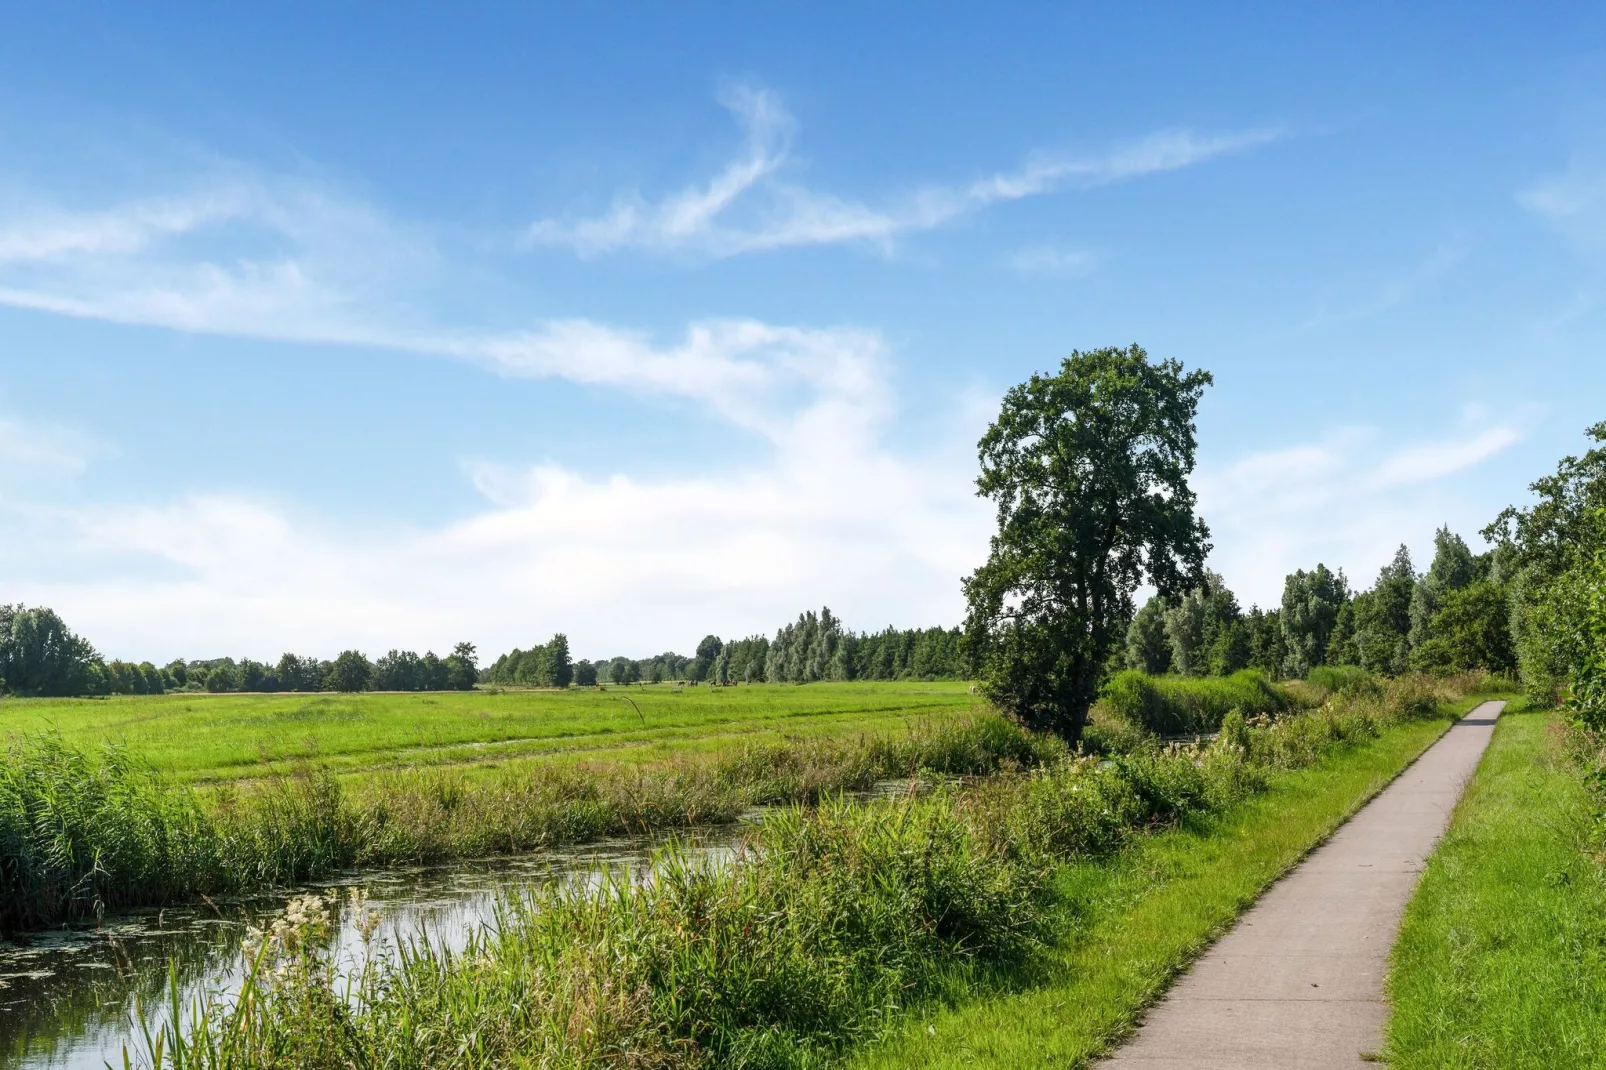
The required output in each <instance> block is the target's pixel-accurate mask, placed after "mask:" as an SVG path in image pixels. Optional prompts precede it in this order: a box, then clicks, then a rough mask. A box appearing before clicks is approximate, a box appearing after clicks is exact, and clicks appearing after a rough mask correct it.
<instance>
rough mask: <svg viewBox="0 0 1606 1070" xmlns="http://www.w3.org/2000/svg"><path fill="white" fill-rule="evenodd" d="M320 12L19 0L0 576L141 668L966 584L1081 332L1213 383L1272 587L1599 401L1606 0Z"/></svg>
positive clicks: (738, 624) (1428, 511)
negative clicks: (985, 452)
mask: <svg viewBox="0 0 1606 1070" xmlns="http://www.w3.org/2000/svg"><path fill="white" fill-rule="evenodd" d="M238 6H240V5H231V7H238ZM328 7H329V5H306V6H304V7H299V8H298V7H293V6H289V5H274V6H272V8H271V9H269V8H267V7H264V8H263V9H261V10H259V11H258V12H256V13H255V14H251V13H242V12H240V11H235V10H222V9H218V8H216V7H215V6H211V7H202V6H194V7H191V8H188V9H185V8H182V7H179V6H176V5H166V6H162V7H155V6H151V7H136V6H134V5H116V6H113V5H101V6H80V7H76V8H74V9H73V10H72V11H71V12H70V13H67V12H64V11H63V10H60V9H57V10H53V11H52V10H46V9H45V8H41V7H38V6H22V5H13V6H12V7H11V8H10V10H8V13H7V17H6V25H7V32H6V33H5V34H4V35H0V599H4V600H12V601H15V600H23V601H27V602H29V603H44V604H49V605H53V606H55V607H56V608H58V609H59V610H61V611H62V612H63V614H64V615H66V616H67V617H68V619H69V621H70V622H71V623H72V624H73V625H74V626H75V627H77V628H78V629H79V630H81V631H82V632H84V633H85V634H86V635H88V636H89V637H90V638H91V639H92V640H93V641H95V642H96V643H97V645H98V646H100V647H101V648H102V650H103V651H104V652H105V653H106V654H107V655H108V656H121V657H134V658H147V657H148V658H152V659H156V660H165V659H168V658H171V657H175V656H186V657H206V656H217V655H220V654H224V653H229V654H233V655H235V656H242V655H248V656H254V657H259V658H260V657H269V656H276V655H277V654H278V653H279V652H280V651H282V650H285V649H295V650H301V651H305V652H309V653H320V654H325V655H327V654H330V653H332V652H334V651H336V650H339V649H342V648H345V647H348V646H353V645H355V646H359V647H362V648H364V649H367V650H369V651H370V652H371V653H378V652H381V651H383V650H384V649H386V648H388V647H391V646H404V647H414V648H418V649H423V648H425V647H434V648H435V649H437V650H439V649H442V648H445V647H447V646H449V645H450V644H451V643H452V642H454V641H456V640H458V639H460V638H467V639H471V640H473V641H475V642H477V643H479V644H480V645H481V646H482V647H483V648H486V649H488V650H492V651H499V650H502V649H506V648H508V647H510V646H512V645H514V644H519V645H528V644H529V643H531V642H534V641H538V640H540V639H542V638H544V637H545V636H548V635H550V634H551V633H552V632H553V631H556V630H560V629H562V630H565V631H567V632H568V633H569V634H570V636H571V639H572V641H573V644H574V646H575V649H576V651H577V653H578V654H580V655H582V656H584V655H590V656H600V655H605V654H614V653H620V652H631V653H637V654H646V653H649V652H653V651H657V650H662V649H665V648H674V649H680V650H686V649H689V648H690V647H691V646H693V645H694V644H695V642H696V640H697V639H698V638H699V637H700V636H701V635H702V634H704V633H705V632H707V631H715V632H718V633H720V634H724V635H739V634H746V633H749V632H753V631H766V632H767V631H771V630H773V629H774V628H775V627H776V626H777V625H779V624H780V623H782V622H783V621H784V620H785V619H788V618H790V617H791V616H793V615H794V614H795V613H796V612H797V611H798V610H800V609H802V608H803V607H805V606H818V605H820V604H822V603H824V604H829V605H830V606H831V607H832V608H833V609H834V610H836V611H837V612H838V613H840V614H841V615H842V616H843V617H845V619H846V620H847V621H848V622H849V623H850V624H851V625H854V626H857V627H860V628H875V627H880V626H882V625H884V624H887V623H894V624H897V625H900V626H911V625H924V624H929V623H956V622H957V621H958V620H959V618H960V616H961V614H962V601H961V598H960V592H959V583H958V580H959V577H960V576H961V575H963V574H964V573H966V572H968V571H969V570H970V569H971V568H973V567H974V566H975V565H976V564H977V563H979V561H980V560H981V558H982V556H983V555H984V553H985V545H986V537H987V534H988V529H989V522H990V516H989V513H988V510H987V509H986V507H985V505H984V504H983V503H980V502H978V501H976V500H975V499H974V498H973V497H972V495H971V480H972V479H973V477H974V473H975V458H974V443H975V440H976V438H977V437H978V435H979V433H980V431H981V430H982V428H983V427H984V426H985V424H986V422H987V419H988V417H989V415H990V414H991V412H992V411H995V410H996V405H997V401H998V398H999V396H1000V395H1001V394H1002V392H1003V391H1004V390H1005V389H1007V387H1008V386H1010V385H1011V384H1013V383H1015V382H1017V381H1019V380H1021V379H1023V378H1024V377H1026V376H1027V375H1029V374H1030V373H1031V372H1033V371H1037V370H1044V369H1048V368H1051V367H1053V366H1054V365H1055V364H1056V363H1057V361H1058V360H1059V359H1060V358H1061V357H1062V356H1063V355H1065V354H1066V353H1067V352H1069V351H1070V350H1071V349H1073V348H1091V347H1095V346H1100V345H1110V344H1126V343H1128V342H1133V341H1136V342H1139V343H1141V344H1143V345H1144V346H1145V347H1147V348H1148V349H1149V351H1150V352H1151V354H1154V355H1156V356H1167V357H1177V358H1179V359H1181V360H1182V361H1184V362H1185V363H1187V364H1188V365H1190V366H1202V367H1206V368H1209V369H1210V370H1211V371H1212V372H1214V373H1215V375H1216V385H1215V387H1214V388H1213V389H1212V390H1211V391H1210V392H1209V394H1208V395H1207V397H1206V399H1205V402H1204V405H1203V408H1202V411H1201V415H1200V435H1201V456H1200V467H1199V471H1198V473H1197V476H1196V485H1197V487H1198V488H1199V490H1200V495H1201V504H1202V508H1203V511H1204V515H1205V517H1206V519H1207V521H1208V522H1209V523H1210V525H1211V527H1212V529H1213V532H1214V542H1215V544H1216V551H1215V553H1214V555H1213V565H1214V567H1216V568H1218V569H1219V570H1220V571H1221V572H1223V573H1224V574H1225V575H1226V577H1227V580H1228V582H1229V584H1230V585H1231V586H1232V587H1233V588H1234V589H1235V590H1237V591H1238V592H1239V594H1240V597H1241V599H1242V600H1243V601H1244V602H1245V603H1246V604H1247V603H1249V602H1257V601H1258V602H1260V603H1262V604H1267V603H1271V602H1275V601H1276V600H1277V598H1278V596H1279V593H1280V590H1281V584H1282V577H1283V575H1284V574H1285V573H1286V572H1287V571H1288V570H1290V569H1292V568H1295V567H1300V566H1305V567H1309V566H1311V565H1313V564H1315V562H1317V561H1318V560H1320V561H1324V562H1326V563H1327V564H1328V565H1330V566H1335V567H1343V568H1344V569H1346V571H1347V572H1348V573H1349V574H1350V575H1351V576H1352V577H1353V578H1356V579H1358V580H1360V581H1361V582H1362V583H1363V584H1364V583H1369V582H1370V580H1371V578H1372V577H1373V576H1374V575H1375V573H1376V570H1377V569H1378V567H1379V566H1380V565H1382V564H1383V563H1384V561H1386V560H1387V558H1388V557H1389V556H1390V555H1391V554H1392V551H1393V548H1394V546H1396V545H1397V544H1398V543H1399V542H1401V541H1404V542H1406V543H1408V544H1409V545H1410V546H1411V547H1412V548H1413V550H1415V551H1417V552H1418V553H1419V554H1423V555H1425V554H1426V552H1427V548H1428V547H1429V546H1430V545H1431V538H1432V532H1433V529H1434V528H1435V527H1436V526H1437V525H1438V524H1441V523H1449V524H1450V525H1451V526H1452V527H1454V528H1456V529H1457V530H1459V531H1461V532H1463V533H1464V534H1466V535H1467V536H1468V537H1469V538H1471V537H1473V536H1475V533H1476V530H1477V529H1478V528H1479V527H1481V526H1482V525H1483V524H1484V523H1486V522H1487V521H1488V520H1489V519H1490V518H1491V517H1492V516H1493V514H1494V513H1495V512H1497V511H1498V510H1499V508H1500V507H1501V506H1503V505H1505V504H1507V503H1510V502H1512V501H1520V500H1522V499H1523V497H1524V494H1525V491H1524V488H1525V486H1526V484H1527V483H1528V482H1529V481H1530V480H1531V479H1532V478H1534V477H1535V476H1537V475H1539V474H1541V473H1542V472H1544V471H1546V470H1548V469H1550V468H1551V467H1552V466H1553V465H1554V463H1555V460H1556V459H1557V458H1558V457H1560V456H1561V455H1562V454H1563V453H1566V452H1571V451H1576V450H1577V449H1578V448H1579V447H1580V445H1581V443H1582V437H1581V432H1582V429H1583V428H1584V427H1585V426H1587V425H1588V424H1590V423H1593V422H1594V421H1596V420H1599V419H1602V418H1606V405H1603V404H1602V403H1603V401H1606V355H1603V351H1602V346H1601V342H1602V340H1603V333H1606V331H1603V329H1606V309H1603V307H1602V301H1603V299H1606V273H1603V268H1606V52H1603V51H1602V49H1601V44H1600V43H1601V42H1602V41H1606V36H1603V34H1602V31H1603V29H1606V25H1603V23H1606V11H1603V10H1602V9H1600V8H1599V6H1598V5H1595V6H1593V7H1590V6H1584V5H1578V6H1571V7H1570V6H1545V7H1543V8H1538V7H1527V8H1524V9H1523V10H1522V11H1521V12H1520V14H1519V13H1517V11H1516V9H1512V8H1507V9H1505V10H1501V9H1497V8H1494V7H1479V6H1474V5H1466V4H1461V5H1454V6H1450V5H1441V6H1427V5H1417V6H1415V7H1414V9H1413V10H1411V11H1408V12H1407V11H1401V10H1398V8H1397V6H1391V5H1373V6H1367V5H1346V6H1345V7H1344V9H1343V10H1341V11H1340V10H1337V9H1334V10H1332V11H1329V12H1327V13H1325V14H1323V13H1312V12H1293V11H1290V10H1288V9H1287V8H1286V6H1277V5H1266V6H1263V7H1249V6H1239V7H1236V8H1232V9H1228V8H1227V7H1226V6H1225V5H1214V6H1212V7H1211V9H1209V10H1204V9H1201V8H1199V7H1197V6H1192V7H1183V6H1180V5H1179V6H1177V7H1157V6H1148V7H1139V6H1136V5H1121V6H1120V8H1119V10H1095V9H1092V8H1078V7H1075V6H1070V5H1055V6H1052V7H1050V6H1043V7H1029V6H1004V5H989V6H987V7H986V8H981V7H973V8H963V7H960V6H958V5H944V6H936V5H918V6H915V5H911V6H908V7H905V8H903V9H901V10H898V9H894V8H893V7H892V6H890V5H882V6H880V7H879V8H878V10H877V11H876V13H875V14H874V15H872V16H867V15H865V14H864V13H863V12H862V11H860V10H858V9H857V8H855V7H848V6H843V7H841V8H839V9H837V10H836V11H835V12H831V11H828V10H827V9H826V8H825V7H823V6H815V7H812V8H811V9H810V11H809V13H808V14H806V15H800V14H796V13H790V14H789V13H781V12H778V11H774V10H769V11H764V10H760V9H759V8H758V7H756V6H755V7H753V8H752V9H750V10H748V11H746V12H744V13H733V12H732V11H731V10H729V9H719V8H713V7H710V8H706V9H701V10H697V9H693V8H689V7H683V8H681V9H680V10H679V11H678V12H677V13H676V15H675V16H673V17H669V16H666V15H664V14H663V13H662V12H661V11H659V10H657V9H655V8H653V7H649V6H646V5H643V6H639V7H625V6H606V7H605V6H603V5H590V6H588V7H587V8H586V9H585V10H584V11H569V12H565V11H560V10H552V11H548V12H532V11H528V10H522V9H519V8H514V7H509V8H508V9H505V10H499V9H486V8H477V9H475V10H472V11H469V10H467V7H468V5H456V6H454V8H453V9H452V10H451V11H450V12H449V13H447V12H446V11H445V9H441V10H438V11H426V10H422V9H416V8H407V9H405V10H398V8H397V7H396V6H395V5H386V6H381V5H374V6H371V7H367V8H359V7H356V6H351V7H347V8H345V9H343V10H342V11H338V12H332V11H330V10H327V8H328ZM859 7H862V5H860V6H859ZM1473 541H1474V543H1475V544H1476V543H1477V540H1476V539H1475V538H1474V540H1473ZM1421 563H1422V564H1425V563H1426V562H1425V560H1424V561H1423V562H1421Z"/></svg>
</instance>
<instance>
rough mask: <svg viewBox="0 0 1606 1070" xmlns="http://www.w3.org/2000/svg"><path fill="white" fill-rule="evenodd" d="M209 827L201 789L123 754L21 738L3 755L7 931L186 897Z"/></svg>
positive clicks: (0, 851)
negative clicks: (176, 783)
mask: <svg viewBox="0 0 1606 1070" xmlns="http://www.w3.org/2000/svg"><path fill="white" fill-rule="evenodd" d="M208 833H209V826H208V822H207V820H206V818H205V816H204V815H203V814H202V812H201V810H200V808H199V807H198V806H197V805H196V802H195V799H194V797H193V796H192V795H190V794H189V793H187V792H185V791H182V790H178V791H175V790H173V789H172V788H171V786H169V785H167V784H165V783H164V782H163V781H162V779H161V778H160V777H158V776H157V775H156V773H155V772H154V771H152V770H151V769H149V768H148V767H146V766H143V765H141V764H139V763H138V762H136V761H134V760H133V759H132V758H131V757H130V756H129V755H128V754H127V753H125V752H124V751H122V750H119V749H117V748H115V747H107V748H104V749H102V751H101V752H100V753H99V754H98V755H93V756H92V755H89V754H85V753H84V752H82V751H79V750H75V749H73V748H71V747H69V746H67V745H66V744H64V743H63V742H62V741H61V740H60V739H59V738H58V737H56V736H53V735H42V736H33V737H25V738H21V739H16V740H13V741H11V742H10V743H8V744H7V745H6V748H5V751H4V760H3V761H0V932H5V931H8V930H14V929H21V928H28V927H32V926H36V925H41V924H47V923H49V922H53V921H60V920H77V919H82V918H86V917H96V916H98V915H99V914H101V913H102V912H103V911H104V910H106V909H107V908H109V907H116V906H120V905H123V904H125V903H132V902H139V901H144V900H145V899H146V897H148V896H155V897H158V898H167V897H173V896H177V895H182V894H184V893H185V892H187V891H189V890H190V889H191V887H192V884H191V874H192V873H193V872H194V871H195V870H196V869H197V868H198V863H200V862H201V858H202V856H204V854H205V851H206V841H207V836H208Z"/></svg>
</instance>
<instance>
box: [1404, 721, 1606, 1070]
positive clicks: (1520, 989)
mask: <svg viewBox="0 0 1606 1070" xmlns="http://www.w3.org/2000/svg"><path fill="white" fill-rule="evenodd" d="M1592 820H1593V808H1592V806H1591V800H1590V798H1589V795H1588V793H1587V792H1586V790H1585V787H1584V784H1583V782H1582V780H1581V777H1580V770H1579V769H1578V768H1577V766H1575V765H1574V764H1573V763H1572V762H1571V761H1570V759H1569V758H1568V756H1567V754H1566V753H1565V751H1564V748H1563V746H1562V729H1561V725H1560V723H1559V721H1558V718H1557V716H1556V715H1555V714H1554V713H1546V712H1521V711H1515V710H1511V709H1508V711H1507V712H1506V714H1505V716H1503V717H1502V718H1501V719H1500V723H1499V725H1498V726H1497V727H1496V729H1495V736H1494V740H1493V741H1492V742H1491V743H1490V746H1489V750H1488V752H1487V753H1486V754H1485V755H1484V758H1483V762H1482V764H1481V765H1480V766H1479V768H1478V772H1477V775H1476V776H1475V777H1474V778H1473V780H1472V782H1471V784H1470V786H1469V787H1468V789H1467V792H1466V794H1465V795H1464V796H1463V797H1462V800H1461V804H1460V806H1459V807H1458V808H1457V810H1456V814H1455V819H1454V822H1453V823H1452V825H1451V827H1450V830H1449V832H1448V833H1447V834H1446V836H1445V838H1444V841H1443V842H1442V843H1441V844H1440V846H1439V849H1438V851H1437V853H1436V854H1435V855H1434V857H1433V859H1432V861H1431V862H1430V863H1429V864H1428V868H1427V872H1426V873H1425V874H1424V876H1423V879H1422V883H1421V885H1420V886H1419V887H1418V889H1417V894H1416V896H1415V898H1414V899H1413V900H1412V902H1411V905H1410V908H1409V909H1408V910H1407V912H1406V916H1405V922H1404V925H1403V927H1402V929H1401V933H1400V939H1399V942H1398V943H1396V944H1395V949H1394V961H1393V965H1392V969H1391V971H1390V974H1389V995H1390V1000H1391V1002H1392V1004H1393V1016H1392V1017H1391V1019H1390V1021H1389V1026H1388V1043H1387V1047H1386V1049H1385V1052H1386V1054H1387V1056H1388V1057H1389V1059H1390V1061H1391V1062H1392V1063H1393V1064H1394V1065H1396V1066H1401V1067H1422V1068H1433V1070H1455V1068H1474V1067H1476V1068H1483V1067H1488V1068H1500V1070H1520V1068H1524V1067H1543V1068H1547V1070H1550V1068H1559V1067H1606V878H1603V871H1602V867H1601V864H1600V861H1599V860H1598V859H1596V858H1594V857H1592V856H1591V854H1590V852H1589V842H1588V837H1589V833H1590V825H1591V822H1592Z"/></svg>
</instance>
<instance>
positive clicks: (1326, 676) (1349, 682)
mask: <svg viewBox="0 0 1606 1070" xmlns="http://www.w3.org/2000/svg"><path fill="white" fill-rule="evenodd" d="M1305 679H1306V681H1307V682H1309V683H1312V684H1314V685H1316V686H1317V687H1320V688H1322V689H1323V690H1325V691H1326V692H1328V693H1329V694H1336V693H1337V692H1340V691H1344V690H1347V689H1349V688H1352V687H1358V686H1360V685H1362V684H1365V683H1367V682H1368V681H1369V680H1371V679H1372V674H1371V673H1369V672H1367V671H1366V670H1365V669H1363V668H1361V667H1360V666H1359V665H1318V666H1316V667H1315V668H1313V669H1311V671H1310V672H1308V673H1306V674H1305Z"/></svg>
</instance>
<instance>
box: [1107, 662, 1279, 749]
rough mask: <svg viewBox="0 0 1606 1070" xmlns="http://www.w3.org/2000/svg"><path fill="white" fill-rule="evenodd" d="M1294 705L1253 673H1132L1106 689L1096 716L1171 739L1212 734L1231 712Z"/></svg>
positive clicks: (1274, 709)
mask: <svg viewBox="0 0 1606 1070" xmlns="http://www.w3.org/2000/svg"><path fill="white" fill-rule="evenodd" d="M1296 704H1298V703H1296V700H1295V698H1294V696H1292V695H1290V694H1289V693H1288V692H1287V691H1285V690H1284V689H1282V688H1280V687H1278V686H1277V685H1276V684H1275V683H1273V682H1272V681H1271V680H1268V679H1267V678H1266V677H1265V675H1264V674H1262V673H1260V672H1258V671H1256V670H1254V669H1244V670H1242V671H1240V672H1235V673H1233V674H1232V675H1231V676H1149V675H1148V674H1146V673H1142V672H1137V671H1136V670H1131V669H1129V670H1127V671H1125V672H1119V673H1116V674H1115V675H1114V676H1112V677H1111V678H1110V680H1109V682H1108V683H1106V684H1105V685H1104V688H1103V689H1102V690H1101V691H1100V692H1099V700H1098V703H1097V708H1096V709H1095V712H1094V717H1095V719H1098V718H1099V717H1100V716H1101V715H1103V716H1104V717H1106V718H1110V717H1113V718H1114V719H1116V720H1118V721H1121V722H1124V723H1126V724H1128V725H1131V726H1134V727H1137V728H1139V729H1142V730H1143V731H1147V732H1153V733H1156V734H1158V735H1162V736H1169V735H1181V734H1184V733H1200V732H1214V731H1215V730H1216V729H1218V728H1220V727H1221V721H1222V718H1224V717H1226V716H1227V714H1228V712H1230V711H1231V710H1238V711H1239V712H1241V713H1242V714H1243V715H1244V716H1246V717H1252V716H1255V715H1256V714H1275V713H1281V712H1283V711H1285V710H1288V709H1290V708H1292V707H1294V706H1295V705H1296Z"/></svg>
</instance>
